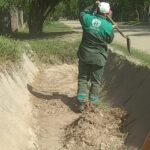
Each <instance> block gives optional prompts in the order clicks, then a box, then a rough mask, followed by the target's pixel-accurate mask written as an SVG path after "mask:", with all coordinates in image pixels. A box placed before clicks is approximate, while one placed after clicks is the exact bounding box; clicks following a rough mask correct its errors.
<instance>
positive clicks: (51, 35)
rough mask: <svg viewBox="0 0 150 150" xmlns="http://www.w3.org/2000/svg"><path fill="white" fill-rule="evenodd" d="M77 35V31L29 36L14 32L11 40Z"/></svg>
mask: <svg viewBox="0 0 150 150" xmlns="http://www.w3.org/2000/svg"><path fill="white" fill-rule="evenodd" d="M73 33H79V32H78V31H66V32H43V33H41V34H38V35H31V34H29V33H25V32H16V33H13V34H12V36H11V37H12V38H14V39H17V40H31V39H43V38H45V39H47V38H56V37H59V36H63V35H66V34H73Z"/></svg>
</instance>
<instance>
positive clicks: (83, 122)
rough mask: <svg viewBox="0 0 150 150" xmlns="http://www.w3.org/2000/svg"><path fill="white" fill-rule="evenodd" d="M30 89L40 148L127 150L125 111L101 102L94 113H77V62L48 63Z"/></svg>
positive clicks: (47, 149) (58, 149)
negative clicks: (122, 129) (123, 122)
mask: <svg viewBox="0 0 150 150" xmlns="http://www.w3.org/2000/svg"><path fill="white" fill-rule="evenodd" d="M28 89H29V91H30V92H31V93H32V98H31V99H32V102H33V105H34V118H35V119H36V120H37V123H36V125H35V126H34V130H35V132H36V134H37V145H38V146H37V149H38V150H85V149H86V150H110V148H111V149H112V150H120V148H121V149H123V150H126V147H125V146H124V139H125V135H126V134H123V133H121V132H120V131H119V127H120V126H121V124H122V117H123V116H124V115H125V113H124V112H123V111H122V110H120V109H109V108H107V107H106V106H105V105H103V104H102V105H101V107H100V108H99V109H97V110H96V111H94V112H93V111H90V110H88V111H86V112H85V113H83V114H80V113H78V112H77V104H76V98H75V96H76V90H77V66H76V65H65V64H64V65H61V66H59V65H58V66H48V67H46V68H45V69H44V70H42V72H41V73H40V74H39V75H38V76H37V78H36V80H35V82H34V83H33V85H32V86H31V85H28ZM77 145H78V146H77Z"/></svg>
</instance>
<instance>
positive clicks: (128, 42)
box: [127, 36, 131, 55]
mask: <svg viewBox="0 0 150 150" xmlns="http://www.w3.org/2000/svg"><path fill="white" fill-rule="evenodd" d="M127 48H128V52H129V54H130V55H131V40H130V38H129V37H128V36H127Z"/></svg>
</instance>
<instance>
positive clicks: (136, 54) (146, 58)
mask: <svg viewBox="0 0 150 150" xmlns="http://www.w3.org/2000/svg"><path fill="white" fill-rule="evenodd" d="M112 47H113V48H114V51H115V49H116V50H117V51H118V50H119V51H121V52H123V54H124V55H125V56H126V57H130V58H134V59H137V60H138V61H139V62H141V63H142V64H143V65H145V66H148V67H150V53H149V54H148V53H146V52H142V51H141V50H138V49H133V48H131V55H129V53H128V51H127V48H126V47H125V46H123V45H121V44H118V43H113V44H112Z"/></svg>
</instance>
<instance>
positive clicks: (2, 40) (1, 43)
mask: <svg viewBox="0 0 150 150" xmlns="http://www.w3.org/2000/svg"><path fill="white" fill-rule="evenodd" d="M21 53H22V52H21V49H20V42H19V41H17V40H13V39H10V38H9V37H4V36H0V63H2V62H4V61H11V62H17V61H19V59H20V56H21Z"/></svg>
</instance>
